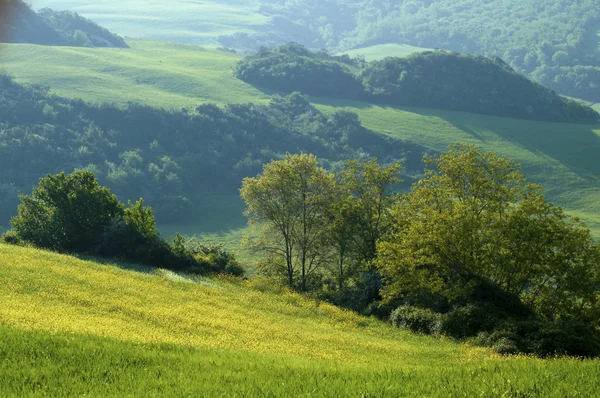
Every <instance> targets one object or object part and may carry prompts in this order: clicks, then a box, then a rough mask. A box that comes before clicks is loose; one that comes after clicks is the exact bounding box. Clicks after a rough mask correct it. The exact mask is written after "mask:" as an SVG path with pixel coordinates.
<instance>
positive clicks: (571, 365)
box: [0, 245, 600, 397]
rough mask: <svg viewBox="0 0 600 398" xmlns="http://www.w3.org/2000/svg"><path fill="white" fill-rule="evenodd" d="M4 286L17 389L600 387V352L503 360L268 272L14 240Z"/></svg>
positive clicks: (3, 313) (4, 361)
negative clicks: (118, 261)
mask: <svg viewBox="0 0 600 398" xmlns="http://www.w3.org/2000/svg"><path fill="white" fill-rule="evenodd" d="M0 282H1V283H0V295H1V296H2V297H3V301H2V306H0V353H2V356H1V357H0V395H2V396H5V397H10V396H24V395H27V396H60V395H64V394H67V392H68V394H69V395H93V396H98V395H102V396H108V395H111V396H115V395H123V394H126V395H145V396H153V395H160V396H181V395H199V394H201V395H204V396H216V395H223V394H227V395H229V396H256V395H260V396H283V395H286V396H292V395H293V396H297V395H316V396H340V395H356V394H363V395H370V396H401V395H406V394H410V395H414V394H419V395H426V396H431V397H437V396H440V397H441V396H448V394H450V395H469V396H473V395H486V396H490V395H491V396H500V395H503V394H504V395H508V396H515V395H525V396H528V395H535V396H540V395H544V396H547V397H568V396H576V395H579V396H591V395H593V394H594V393H595V392H596V391H597V390H598V388H600V384H599V383H600V382H599V381H598V379H597V377H596V375H597V372H598V371H599V370H600V363H599V362H598V360H586V361H581V360H571V359H560V360H552V361H542V360H537V359H530V358H524V357H514V358H503V357H500V356H498V355H496V354H492V353H491V352H490V351H487V350H485V349H478V348H472V347H469V346H466V345H459V344H456V343H453V342H451V341H445V340H439V339H433V338H428V337H420V336H417V335H413V334H410V333H407V332H402V331H399V330H396V329H393V328H392V327H391V326H389V325H386V324H384V323H381V322H379V321H376V320H373V319H369V318H364V317H360V316H358V315H356V314H354V313H351V312H346V311H342V310H339V309H336V308H334V307H332V306H330V305H327V304H324V303H319V302H314V301H311V300H309V299H306V298H303V297H302V296H300V295H298V294H295V293H291V292H287V291H285V290H281V289H277V288H274V287H272V286H271V287H266V285H265V284H263V283H261V282H260V280H254V281H248V282H244V281H240V280H227V279H200V280H191V279H188V278H186V277H185V276H179V275H176V274H173V273H170V272H166V271H161V270H152V269H146V268H140V267H135V266H132V265H121V266H120V267H119V266H116V265H113V264H98V263H94V262H91V261H85V260H80V259H76V258H73V257H68V256H63V255H58V254H54V253H49V252H43V251H38V250H34V249H28V248H19V247H14V246H6V245H0ZM557 374H560V375H561V376H560V380H557V379H556V375H557Z"/></svg>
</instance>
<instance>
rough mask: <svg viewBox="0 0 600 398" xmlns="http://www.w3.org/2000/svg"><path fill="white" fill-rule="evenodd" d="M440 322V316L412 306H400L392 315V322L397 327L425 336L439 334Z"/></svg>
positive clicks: (428, 310)
mask: <svg viewBox="0 0 600 398" xmlns="http://www.w3.org/2000/svg"><path fill="white" fill-rule="evenodd" d="M440 321H441V318H440V314H438V313H436V312H433V311H432V310H430V309H426V308H418V307H413V306H410V305H403V306H400V307H398V308H396V309H395V310H394V311H392V314H391V315H390V322H391V323H392V325H394V326H395V327H397V328H400V329H407V330H411V331H413V332H416V333H423V334H439V332H440Z"/></svg>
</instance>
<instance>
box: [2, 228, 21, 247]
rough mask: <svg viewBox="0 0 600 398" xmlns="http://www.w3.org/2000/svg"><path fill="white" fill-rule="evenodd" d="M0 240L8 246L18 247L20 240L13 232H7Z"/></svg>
mask: <svg viewBox="0 0 600 398" xmlns="http://www.w3.org/2000/svg"><path fill="white" fill-rule="evenodd" d="M0 240H1V241H2V242H4V243H6V244H8V245H20V244H22V242H21V239H19V236H18V235H17V234H16V233H15V232H14V231H8V232H6V233H4V235H2V236H1V237H0Z"/></svg>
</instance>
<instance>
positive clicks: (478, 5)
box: [32, 0, 600, 102]
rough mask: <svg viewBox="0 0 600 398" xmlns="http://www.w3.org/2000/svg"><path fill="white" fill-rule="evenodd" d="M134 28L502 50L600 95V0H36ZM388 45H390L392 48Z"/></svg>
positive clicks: (126, 31) (239, 41)
mask: <svg viewBox="0 0 600 398" xmlns="http://www.w3.org/2000/svg"><path fill="white" fill-rule="evenodd" d="M32 5H33V7H34V8H36V9H39V8H43V7H52V8H56V9H59V10H61V9H69V10H72V11H76V12H79V13H81V14H82V15H84V16H86V17H88V18H91V19H92V20H94V21H96V22H98V23H100V24H101V25H103V26H106V27H107V28H108V29H110V30H112V31H115V32H116V33H118V34H122V35H125V36H130V37H140V38H151V39H161V40H176V41H182V42H186V43H192V44H218V45H225V46H229V47H233V48H237V49H244V50H245V49H257V48H258V47H260V46H274V45H277V44H283V43H286V42H289V41H295V42H299V43H301V44H304V45H306V46H308V47H309V48H313V49H321V48H326V49H328V50H329V51H331V52H345V51H349V50H353V49H360V51H358V52H354V54H357V53H364V54H365V55H369V56H373V55H377V54H374V53H379V54H378V55H379V56H378V58H382V57H383V56H385V55H390V54H389V52H388V51H387V50H389V46H388V47H383V48H382V47H379V48H376V49H375V50H373V49H372V46H380V45H392V44H396V45H411V46H417V47H427V48H441V49H445V50H453V51H459V52H467V53H479V54H483V55H486V56H499V57H501V58H502V59H504V60H505V61H506V62H507V63H509V64H510V65H511V66H512V67H514V68H515V69H516V70H517V71H518V72H521V73H525V74H526V75H528V76H530V77H532V78H533V79H534V80H536V81H538V82H540V83H542V84H544V85H546V86H549V87H551V88H554V89H556V90H558V91H559V92H561V93H562V94H565V95H570V96H574V97H578V98H582V99H585V100H587V101H591V102H600V94H599V93H600V90H598V88H600V51H599V48H600V39H599V31H600V13H599V10H600V0H580V1H575V2H574V1H568V0H543V1H542V0H526V1H520V0H493V1H486V2H481V1H477V0H405V1H398V2H384V1H374V0H358V1H355V0H352V1H350V0H326V1H316V0H297V1H284V0H276V1H260V0H255V1H244V2H242V1H238V0H232V1H218V2H217V1H203V2H189V1H169V2H168V3H166V2H163V1H158V0H152V1H143V2H142V1H138V0H129V1H115V0H107V1H102V2H95V1H89V0H86V1H74V0H33V1H32ZM384 49H386V50H385V51H384Z"/></svg>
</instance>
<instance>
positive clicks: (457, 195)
mask: <svg viewBox="0 0 600 398" xmlns="http://www.w3.org/2000/svg"><path fill="white" fill-rule="evenodd" d="M425 162H426V164H427V165H428V169H427V170H426V173H425V178H424V179H423V180H421V181H419V182H418V183H417V184H415V186H414V187H413V190H412V192H411V193H409V194H408V195H406V196H405V197H404V198H403V200H402V201H401V202H399V203H398V204H396V205H395V206H394V209H393V214H394V219H395V224H396V228H395V231H394V232H393V233H392V234H391V235H390V236H389V238H387V239H384V240H383V241H382V242H381V243H380V246H379V250H380V251H379V257H378V261H377V267H378V269H379V271H380V272H381V273H382V275H383V276H384V278H385V282H386V283H385V288H384V290H383V295H384V296H385V297H386V298H387V299H388V300H393V299H402V298H407V297H417V296H419V295H439V296H442V297H444V298H445V299H446V300H449V301H456V300H457V299H460V298H461V297H468V296H470V295H472V293H473V292H474V290H475V288H476V287H477V286H479V285H481V284H482V283H492V285H493V286H497V287H499V288H500V289H501V290H502V291H504V292H506V293H510V294H516V295H518V297H519V298H520V300H521V301H522V302H523V303H525V304H526V305H528V306H529V307H530V308H532V309H533V310H535V312H536V313H537V314H538V316H541V317H544V318H546V319H549V320H554V319H565V318H567V319H568V318H569V317H575V318H577V319H594V317H596V318H595V319H596V322H597V302H598V298H599V292H598V286H599V285H598V282H599V279H598V271H599V269H600V258H599V257H598V253H599V249H598V246H597V245H595V244H594V242H593V241H592V239H591V237H590V232H589V230H588V229H587V228H585V226H584V225H583V224H582V223H581V222H580V221H578V220H577V219H570V218H568V217H567V216H566V215H565V214H564V213H563V211H562V210H561V209H560V208H558V207H555V206H552V205H551V204H548V203H547V202H545V200H544V198H543V196H542V195H541V193H540V187H538V186H534V185H531V184H527V183H526V180H525V178H524V176H523V175H522V173H521V171H520V169H519V166H518V165H516V164H515V163H513V162H511V161H509V160H506V159H503V158H502V157H500V156H498V155H496V154H494V153H491V152H481V151H479V150H478V149H477V148H475V147H473V146H467V145H453V146H452V147H451V149H450V150H449V151H448V152H446V153H444V154H442V155H441V156H439V157H426V158H425Z"/></svg>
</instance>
